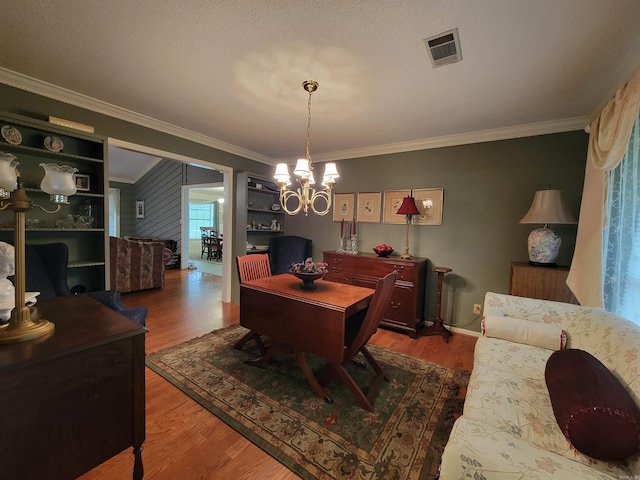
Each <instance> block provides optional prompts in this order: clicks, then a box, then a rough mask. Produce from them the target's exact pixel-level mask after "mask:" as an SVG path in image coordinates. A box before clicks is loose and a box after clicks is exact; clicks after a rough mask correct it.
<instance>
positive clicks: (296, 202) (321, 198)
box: [273, 80, 340, 215]
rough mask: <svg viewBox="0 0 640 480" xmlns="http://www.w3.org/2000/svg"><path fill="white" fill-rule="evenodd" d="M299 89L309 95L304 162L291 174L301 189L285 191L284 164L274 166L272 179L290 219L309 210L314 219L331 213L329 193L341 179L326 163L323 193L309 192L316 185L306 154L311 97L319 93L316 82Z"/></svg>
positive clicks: (285, 169)
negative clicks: (274, 171)
mask: <svg viewBox="0 0 640 480" xmlns="http://www.w3.org/2000/svg"><path fill="white" fill-rule="evenodd" d="M302 88H304V89H305V90H306V91H307V92H309V100H308V102H307V110H308V117H307V156H306V158H299V159H298V161H297V162H296V166H295V168H294V170H293V174H294V175H295V176H296V177H297V178H296V181H297V182H298V184H299V185H300V187H298V188H296V190H289V189H287V186H289V185H291V178H290V177H289V168H288V167H287V164H286V163H278V164H277V165H276V173H275V175H274V176H273V178H275V179H276V183H277V184H278V186H279V187H280V205H281V206H282V208H283V210H284V211H285V212H287V213H288V214H289V215H296V214H298V213H300V212H301V211H304V214H305V215H308V213H309V207H311V210H313V213H315V214H316V215H326V214H327V213H328V212H329V210H330V209H331V189H332V188H333V186H334V185H335V183H336V178H338V177H339V176H340V175H338V169H337V168H336V164H335V163H333V162H330V163H326V164H325V166H324V175H323V176H322V183H321V186H322V187H324V189H322V190H316V189H315V188H311V185H313V184H315V180H314V178H313V165H312V162H311V154H310V153H309V144H310V143H311V94H312V93H313V92H315V91H316V90H317V89H318V82H314V81H313V80H307V81H305V82H303V83H302ZM290 201H291V203H292V206H291V208H290V207H289V202H290ZM316 202H317V203H316ZM294 207H295V208H294Z"/></svg>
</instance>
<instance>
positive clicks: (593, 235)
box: [567, 70, 640, 307]
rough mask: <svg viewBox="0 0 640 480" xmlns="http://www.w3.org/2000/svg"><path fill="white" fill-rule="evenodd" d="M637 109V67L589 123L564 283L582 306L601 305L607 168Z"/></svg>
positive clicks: (617, 156) (621, 149) (615, 160)
mask: <svg viewBox="0 0 640 480" xmlns="http://www.w3.org/2000/svg"><path fill="white" fill-rule="evenodd" d="M639 110H640V70H638V71H636V73H635V74H634V75H633V77H632V78H631V80H629V82H628V83H627V84H625V85H624V86H622V87H620V88H619V89H618V91H617V92H616V94H615V96H614V97H613V98H612V99H611V100H610V101H609V103H607V105H606V106H605V107H604V108H603V109H602V112H600V115H598V117H597V118H596V119H595V120H594V121H593V122H592V123H591V134H590V136H589V151H588V153H587V165H586V168H585V180H584V189H583V192H582V204H581V206H580V223H579V224H578V236H577V238H576V249H575V253H574V256H573V262H572V263H571V269H570V271H569V276H568V278H567V285H568V286H569V288H570V289H571V291H572V292H573V294H574V295H575V297H576V298H577V299H578V302H580V304H581V305H589V306H593V307H603V306H604V301H603V290H602V278H603V275H602V265H603V248H602V246H603V243H602V239H603V228H604V227H605V226H606V225H607V190H608V177H609V171H610V170H611V169H613V168H615V167H616V166H617V165H618V164H619V163H620V160H622V157H623V156H624V154H625V151H626V149H627V145H628V143H629V137H630V136H631V129H632V127H633V123H634V121H635V119H636V116H637V115H638V111H639Z"/></svg>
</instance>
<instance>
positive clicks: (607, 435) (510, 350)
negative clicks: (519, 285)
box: [440, 293, 640, 480]
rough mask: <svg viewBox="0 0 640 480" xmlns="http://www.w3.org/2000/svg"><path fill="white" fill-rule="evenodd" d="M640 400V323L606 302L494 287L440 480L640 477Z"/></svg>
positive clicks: (487, 303)
mask: <svg viewBox="0 0 640 480" xmlns="http://www.w3.org/2000/svg"><path fill="white" fill-rule="evenodd" d="M489 320H491V321H490V322H489ZM514 325H515V326H514ZM545 329H546V331H545ZM563 340H565V341H566V349H564V350H563V349H562V342H563ZM540 345H543V346H540ZM585 352H586V353H585ZM576 358H577V359H578V362H577V363H574V361H575V360H576ZM584 358H586V359H588V361H587V362H586V363H581V362H582V359H584ZM639 400H640V327H638V326H636V325H635V324H633V323H632V322H630V321H627V320H625V319H622V318H620V317H617V316H615V315H613V314H611V313H608V312H605V311H603V310H601V309H597V308H591V307H581V306H577V305H571V304H566V303H560V302H551V301H544V300H534V299H529V298H521V297H514V296H510V295H502V294H496V293H487V294H486V296H485V302H484V318H483V336H482V337H481V338H480V339H479V340H478V342H477V344H476V348H475V353H474V368H473V372H472V374H471V378H470V382H469V386H468V389H467V394H466V399H465V406H464V410H463V415H462V416H461V417H460V418H458V419H457V420H456V422H455V424H454V427H453V430H452V432H451V435H450V437H449V440H448V443H447V445H446V448H445V450H444V453H443V456H442V463H441V471H440V479H441V480H451V479H456V480H458V479H463V478H464V479H467V478H469V479H479V480H482V479H485V480H492V479H525V478H526V479H552V478H553V479H562V480H568V479H576V480H577V479H629V480H631V479H638V478H640V461H639V456H638V453H637V448H638V438H639V429H638V423H640V422H638V407H637V405H638V403H639ZM622 401H627V403H626V404H621V403H620V402H622ZM621 405H622V406H621ZM629 412H630V413H629ZM584 442H586V447H585V445H584ZM585 448H590V449H592V450H587V451H588V452H589V453H590V455H587V454H585V453H583V452H584V451H585ZM625 449H627V450H625ZM601 450H602V451H604V452H606V453H602V452H601ZM623 451H626V452H627V453H622V452H623ZM592 452H593V453H592ZM629 452H635V453H629ZM591 455H595V456H604V457H605V458H607V459H606V460H603V459H596V458H593V457H592V456H591ZM607 455H609V456H607ZM611 455H613V456H620V455H627V456H626V457H625V458H621V459H614V460H612V459H611V458H610V456H611Z"/></svg>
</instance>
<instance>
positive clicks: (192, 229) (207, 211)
mask: <svg viewBox="0 0 640 480" xmlns="http://www.w3.org/2000/svg"><path fill="white" fill-rule="evenodd" d="M213 205H214V204H212V203H195V204H194V203H191V204H189V238H191V239H196V238H201V237H202V234H201V232H200V227H213V226H215V218H214V208H213Z"/></svg>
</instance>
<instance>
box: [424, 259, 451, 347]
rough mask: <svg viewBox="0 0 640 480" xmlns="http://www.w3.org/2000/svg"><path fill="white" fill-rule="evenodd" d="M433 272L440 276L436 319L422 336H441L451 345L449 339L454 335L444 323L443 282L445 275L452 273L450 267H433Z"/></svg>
mask: <svg viewBox="0 0 640 480" xmlns="http://www.w3.org/2000/svg"><path fill="white" fill-rule="evenodd" d="M431 270H433V271H434V272H436V273H437V274H438V298H437V302H436V318H435V320H434V321H433V324H431V325H430V326H428V327H427V328H425V329H424V330H423V331H422V335H424V336H429V335H441V336H442V338H443V339H444V341H445V342H446V343H449V337H450V336H451V335H453V333H451V331H450V330H448V329H447V327H445V326H444V324H443V323H442V316H441V311H442V282H443V280H444V274H445V273H449V272H450V271H451V269H450V268H448V267H431Z"/></svg>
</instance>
